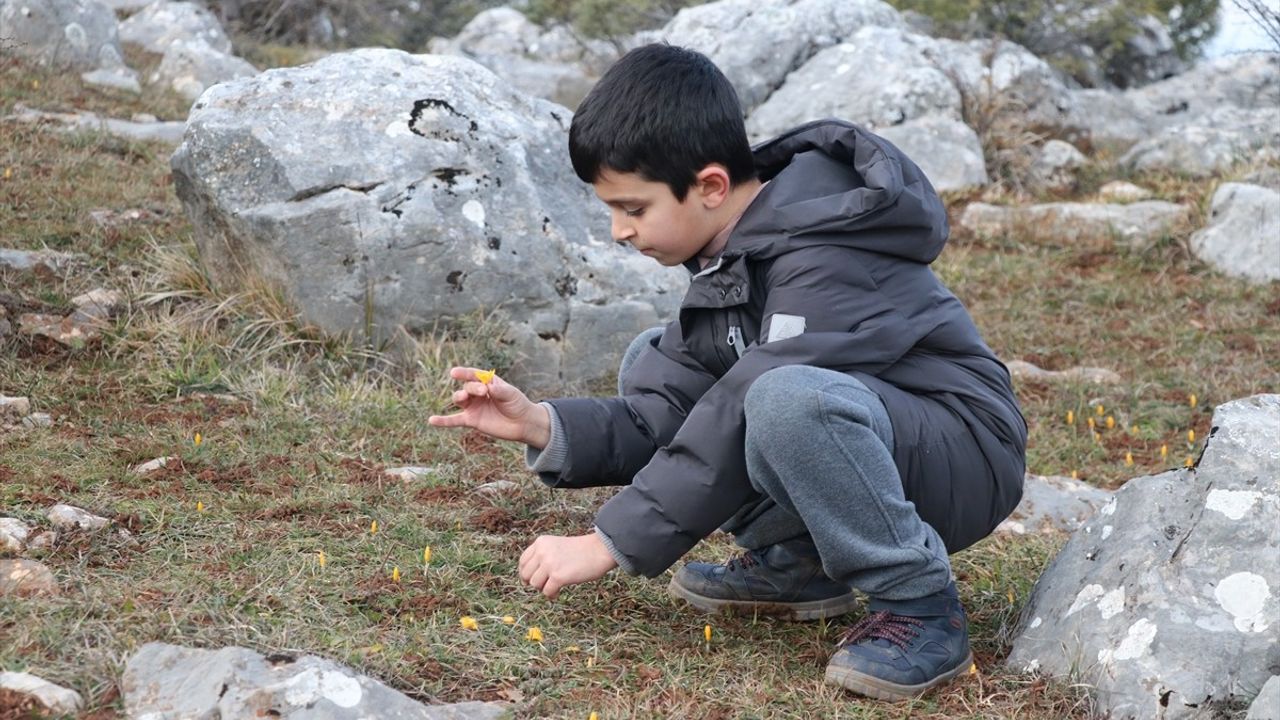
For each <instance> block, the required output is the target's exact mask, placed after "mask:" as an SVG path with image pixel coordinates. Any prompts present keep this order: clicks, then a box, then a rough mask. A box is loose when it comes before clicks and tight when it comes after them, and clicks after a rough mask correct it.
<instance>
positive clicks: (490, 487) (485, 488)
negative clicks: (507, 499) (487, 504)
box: [475, 480, 519, 496]
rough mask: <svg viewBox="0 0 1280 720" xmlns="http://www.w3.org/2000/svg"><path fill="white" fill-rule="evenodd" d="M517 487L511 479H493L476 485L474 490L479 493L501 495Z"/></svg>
mask: <svg viewBox="0 0 1280 720" xmlns="http://www.w3.org/2000/svg"><path fill="white" fill-rule="evenodd" d="M517 487H519V485H518V484H516V483H515V482H513V481H511V480H494V481H493V482H487V483H484V484H483V485H477V486H476V489H475V492H476V493H477V494H479V495H490V496H493V495H503V494H506V493H509V492H511V491H512V490H515V489H516V488H517Z"/></svg>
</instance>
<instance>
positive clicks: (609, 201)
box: [600, 197, 645, 205]
mask: <svg viewBox="0 0 1280 720" xmlns="http://www.w3.org/2000/svg"><path fill="white" fill-rule="evenodd" d="M600 199H601V200H603V201H604V204H605V205H640V204H643V203H644V202H645V201H644V200H643V199H641V198H633V197H616V198H600Z"/></svg>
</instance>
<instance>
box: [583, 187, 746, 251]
mask: <svg viewBox="0 0 1280 720" xmlns="http://www.w3.org/2000/svg"><path fill="white" fill-rule="evenodd" d="M706 172H707V171H706V170H704V171H703V173H699V175H698V178H699V179H698V181H697V182H695V183H694V185H693V187H691V188H689V192H688V193H686V194H685V198H684V201H679V200H676V196H675V195H674V194H672V192H671V188H670V187H668V186H667V184H666V183H661V182H653V181H651V180H645V179H644V178H642V177H640V176H639V175H637V174H635V173H620V172H614V171H612V170H608V169H604V170H602V171H601V172H600V175H599V176H598V177H597V178H596V181H595V183H593V184H592V187H594V188H595V191H596V195H598V196H599V197H600V199H601V200H603V201H604V203H605V205H608V206H609V216H610V218H611V219H612V222H613V226H612V230H611V232H612V235H613V240H614V242H617V243H629V244H630V245H631V246H632V247H634V248H635V249H637V250H639V251H640V252H641V253H642V254H644V255H647V256H649V257H651V258H653V259H654V260H657V261H658V262H660V263H662V264H663V265H667V266H673V265H679V264H681V263H683V262H685V261H686V260H689V259H690V258H692V257H694V256H695V255H697V254H698V251H700V250H702V248H704V247H706V245H707V243H709V242H711V239H712V238H714V237H715V235H716V233H717V232H718V231H719V229H720V228H719V227H717V226H716V217H717V214H716V212H715V209H716V208H717V207H719V206H720V204H721V203H722V202H723V197H722V194H723V193H722V192H719V191H718V188H716V187H714V185H715V184H716V183H715V181H714V180H713V181H712V182H710V183H708V182H707V181H705V180H704V179H703V174H704V173H706ZM726 180H727V177H726ZM726 189H727V188H726ZM721 224H723V223H721Z"/></svg>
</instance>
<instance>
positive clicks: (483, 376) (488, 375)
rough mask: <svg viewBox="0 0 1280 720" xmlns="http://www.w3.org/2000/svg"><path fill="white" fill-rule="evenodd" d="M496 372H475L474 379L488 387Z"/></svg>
mask: <svg viewBox="0 0 1280 720" xmlns="http://www.w3.org/2000/svg"><path fill="white" fill-rule="evenodd" d="M497 372H498V371H497V370H477V371H476V379H477V380H479V381H480V382H482V383H484V384H485V385H488V384H489V383H491V382H493V376H494V375H495V374H496V373H497Z"/></svg>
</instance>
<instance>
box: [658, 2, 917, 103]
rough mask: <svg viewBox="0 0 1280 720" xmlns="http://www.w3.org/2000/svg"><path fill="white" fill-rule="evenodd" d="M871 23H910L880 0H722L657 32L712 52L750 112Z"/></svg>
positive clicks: (892, 25) (675, 41) (693, 10)
mask: <svg viewBox="0 0 1280 720" xmlns="http://www.w3.org/2000/svg"><path fill="white" fill-rule="evenodd" d="M867 26H877V27H888V28H904V27H905V23H904V22H903V20H902V16H901V15H900V14H898V12H897V11H896V10H894V9H893V8H892V7H890V6H889V5H887V4H885V3H883V2H880V0H721V1H720V2H713V3H707V4H705V5H697V6H694V7H688V8H684V9H683V10H681V11H680V12H679V13H677V14H676V16H675V17H674V18H672V19H671V22H669V23H667V25H666V27H664V28H663V29H662V30H661V31H660V32H658V33H657V34H656V38H657V39H662V40H665V41H667V42H670V43H671V44H673V45H680V46H682V47H688V48H692V49H694V50H697V51H698V52H701V53H703V54H705V55H706V56H707V57H709V58H711V60H712V61H713V62H715V64H716V65H717V66H718V67H719V68H720V69H721V70H722V71H723V72H724V74H725V76H726V77H728V78H729V81H730V82H731V83H733V87H734V89H735V90H737V92H738V99H739V100H740V101H741V102H742V109H743V111H744V112H747V113H750V112H752V111H753V110H754V109H755V108H756V106H758V105H760V104H761V103H763V102H764V101H765V99H766V98H768V97H769V96H770V95H771V94H772V93H773V91H774V90H775V89H776V88H778V87H779V86H781V85H782V84H783V81H784V80H786V79H787V76H788V75H790V74H791V73H792V72H793V71H795V70H796V69H797V68H799V67H801V66H802V65H804V64H805V63H806V62H807V61H808V60H809V58H811V57H813V56H814V55H815V54H816V53H817V52H818V51H819V50H822V49H823V48H826V47H830V46H832V45H835V44H837V43H839V42H842V41H844V40H845V39H847V38H849V37H850V36H852V35H853V34H854V33H856V32H857V31H858V30H859V29H861V28H863V27H867ZM806 119H807V120H814V119H817V117H809V118H806ZM844 119H846V120H854V121H857V118H844Z"/></svg>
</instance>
